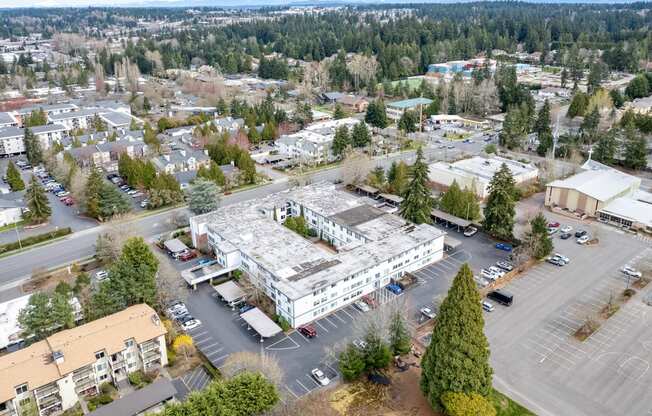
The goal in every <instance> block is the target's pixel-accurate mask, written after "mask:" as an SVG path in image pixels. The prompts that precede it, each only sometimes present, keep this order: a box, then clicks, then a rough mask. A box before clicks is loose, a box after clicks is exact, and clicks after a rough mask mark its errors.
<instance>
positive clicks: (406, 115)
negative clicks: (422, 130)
mask: <svg viewBox="0 0 652 416" xmlns="http://www.w3.org/2000/svg"><path fill="white" fill-rule="evenodd" d="M418 125H419V115H418V114H417V113H415V112H414V111H411V110H405V111H404V112H403V114H402V115H401V118H400V119H399V120H398V128H399V130H402V131H403V132H404V133H414V132H415V131H417V129H418Z"/></svg>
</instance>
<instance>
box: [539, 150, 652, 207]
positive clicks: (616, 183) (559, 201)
mask: <svg viewBox="0 0 652 416" xmlns="http://www.w3.org/2000/svg"><path fill="white" fill-rule="evenodd" d="M589 162H590V163H585V164H584V168H585V169H584V170H583V171H582V172H580V173H578V174H576V175H573V176H571V177H569V178H566V179H560V180H556V181H552V182H550V183H549V184H547V185H546V197H545V202H544V203H545V205H546V206H547V207H551V208H558V209H562V210H565V211H569V212H573V213H577V214H579V215H588V216H590V217H595V216H596V214H597V212H598V211H600V210H602V209H603V208H605V207H606V206H607V205H609V204H610V203H611V202H613V201H615V200H616V199H618V198H621V197H629V196H631V195H633V194H634V193H635V192H636V191H637V190H638V188H639V186H640V185H641V179H640V178H637V177H635V176H631V175H628V174H626V173H623V172H620V171H618V170H616V169H612V168H610V167H608V166H605V165H602V164H600V163H597V162H594V161H591V160H589Z"/></svg>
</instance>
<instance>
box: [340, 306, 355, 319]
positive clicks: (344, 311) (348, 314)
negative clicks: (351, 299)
mask: <svg viewBox="0 0 652 416" xmlns="http://www.w3.org/2000/svg"><path fill="white" fill-rule="evenodd" d="M340 311H341V312H343V313H344V314H345V315H346V316H348V317H349V318H351V320H354V319H355V318H353V315H351V314H350V313H348V312H347V311H346V308H343V309H340Z"/></svg>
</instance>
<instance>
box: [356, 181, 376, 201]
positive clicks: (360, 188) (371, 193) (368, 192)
mask: <svg viewBox="0 0 652 416" xmlns="http://www.w3.org/2000/svg"><path fill="white" fill-rule="evenodd" d="M354 186H355V190H356V192H358V193H361V194H363V195H365V196H368V197H371V198H376V197H377V196H378V192H380V191H379V190H378V189H377V188H374V187H373V186H369V185H364V184H360V185H354Z"/></svg>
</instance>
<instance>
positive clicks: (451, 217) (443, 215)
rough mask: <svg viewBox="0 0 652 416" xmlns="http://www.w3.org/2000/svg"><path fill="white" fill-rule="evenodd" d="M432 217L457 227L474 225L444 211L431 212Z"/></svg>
mask: <svg viewBox="0 0 652 416" xmlns="http://www.w3.org/2000/svg"><path fill="white" fill-rule="evenodd" d="M430 215H431V216H432V217H434V218H438V219H440V220H444V221H446V222H448V223H450V224H454V225H457V226H458V227H468V226H469V225H471V224H472V222H471V221H467V220H465V219H464V218H459V217H456V216H455V215H451V214H448V213H446V212H444V211H440V210H438V209H433V210H432V211H431V212H430Z"/></svg>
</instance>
